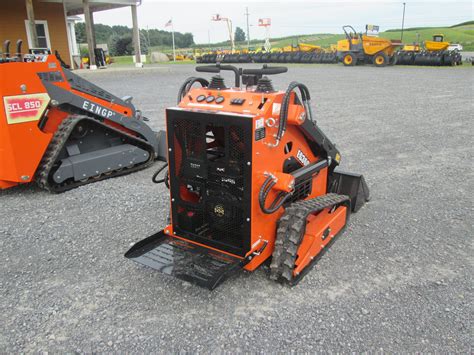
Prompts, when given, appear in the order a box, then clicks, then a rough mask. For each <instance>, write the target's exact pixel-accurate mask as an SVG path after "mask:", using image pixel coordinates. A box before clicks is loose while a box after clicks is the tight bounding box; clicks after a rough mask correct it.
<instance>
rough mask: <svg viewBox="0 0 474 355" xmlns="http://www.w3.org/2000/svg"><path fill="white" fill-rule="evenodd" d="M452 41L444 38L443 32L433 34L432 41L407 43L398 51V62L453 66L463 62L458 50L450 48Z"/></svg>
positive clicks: (403, 63)
mask: <svg viewBox="0 0 474 355" xmlns="http://www.w3.org/2000/svg"><path fill="white" fill-rule="evenodd" d="M449 46H450V43H449V42H447V41H445V40H444V35H443V34H435V35H433V40H432V41H425V42H424V46H421V45H420V44H419V42H414V43H412V44H407V45H405V46H403V48H402V49H401V50H400V51H398V52H397V57H398V63H399V64H402V65H431V66H453V65H460V64H462V56H461V53H460V52H459V51H458V50H456V49H455V50H449Z"/></svg>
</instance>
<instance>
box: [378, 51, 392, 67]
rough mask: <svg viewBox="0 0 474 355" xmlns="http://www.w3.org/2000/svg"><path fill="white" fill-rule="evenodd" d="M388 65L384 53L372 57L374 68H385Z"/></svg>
mask: <svg viewBox="0 0 474 355" xmlns="http://www.w3.org/2000/svg"><path fill="white" fill-rule="evenodd" d="M388 63H389V59H388V56H387V55H386V54H385V53H384V52H379V53H377V54H376V55H374V65H375V66H376V67H385V66H387V64H388Z"/></svg>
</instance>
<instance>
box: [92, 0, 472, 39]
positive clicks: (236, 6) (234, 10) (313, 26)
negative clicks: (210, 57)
mask: <svg viewBox="0 0 474 355" xmlns="http://www.w3.org/2000/svg"><path fill="white" fill-rule="evenodd" d="M405 2H406V15H405V27H417V26H450V25H453V24H456V23H459V22H464V21H469V20H472V19H473V18H474V16H473V11H474V7H473V2H472V1H454V0H449V1H448V0H444V1H425V0H417V1H410V0H406V1H405ZM402 3H403V1H388V0H379V1H375V0H373V1H350V0H346V1H309V0H308V1H233V0H227V1H226V0H221V1H207V2H205V1H204V2H203V1H179V0H175V1H161V0H143V1H142V5H141V6H140V7H139V10H138V16H139V24H140V27H141V28H147V26H148V27H149V28H159V29H165V30H169V29H170V28H169V27H167V28H165V27H164V25H165V23H166V22H167V21H168V20H169V19H170V18H173V23H174V29H175V31H180V32H191V33H193V34H194V38H195V42H196V43H207V42H208V37H210V40H211V42H217V41H223V40H226V39H228V34H227V30H226V27H225V24H224V23H223V22H213V21H211V20H210V19H211V17H212V15H213V14H216V13H219V14H221V16H226V17H229V18H230V19H231V20H232V23H233V27H234V29H235V27H236V26H239V27H241V28H242V29H244V30H246V17H245V15H244V13H245V8H246V7H248V9H249V13H250V17H249V22H250V25H251V26H250V37H251V38H263V37H264V30H263V28H260V27H258V26H257V22H258V19H259V18H264V17H269V18H271V19H272V27H271V30H270V33H271V36H272V37H282V36H287V35H297V34H311V33H324V32H330V33H340V32H341V26H342V25H345V24H351V25H353V26H354V27H355V28H356V29H357V30H362V29H363V28H364V27H365V24H368V23H369V24H374V25H379V26H380V30H381V31H383V30H387V29H390V28H400V27H401V19H402V10H403V5H402ZM94 19H95V22H96V23H103V24H107V25H117V24H121V25H128V26H131V15H130V8H123V9H116V10H109V11H103V12H97V13H95V14H94Z"/></svg>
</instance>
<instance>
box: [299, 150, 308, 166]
mask: <svg viewBox="0 0 474 355" xmlns="http://www.w3.org/2000/svg"><path fill="white" fill-rule="evenodd" d="M296 159H298V161H299V162H300V163H301V164H303V166H306V165H308V164H309V159H308V158H307V157H306V155H304V153H303V152H302V151H301V150H300V149H298V153H296Z"/></svg>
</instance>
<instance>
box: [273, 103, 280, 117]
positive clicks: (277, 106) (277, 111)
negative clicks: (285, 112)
mask: <svg viewBox="0 0 474 355" xmlns="http://www.w3.org/2000/svg"><path fill="white" fill-rule="evenodd" d="M280 108H281V104H279V103H274V104H273V106H272V115H273V116H278V115H279V114H280Z"/></svg>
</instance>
